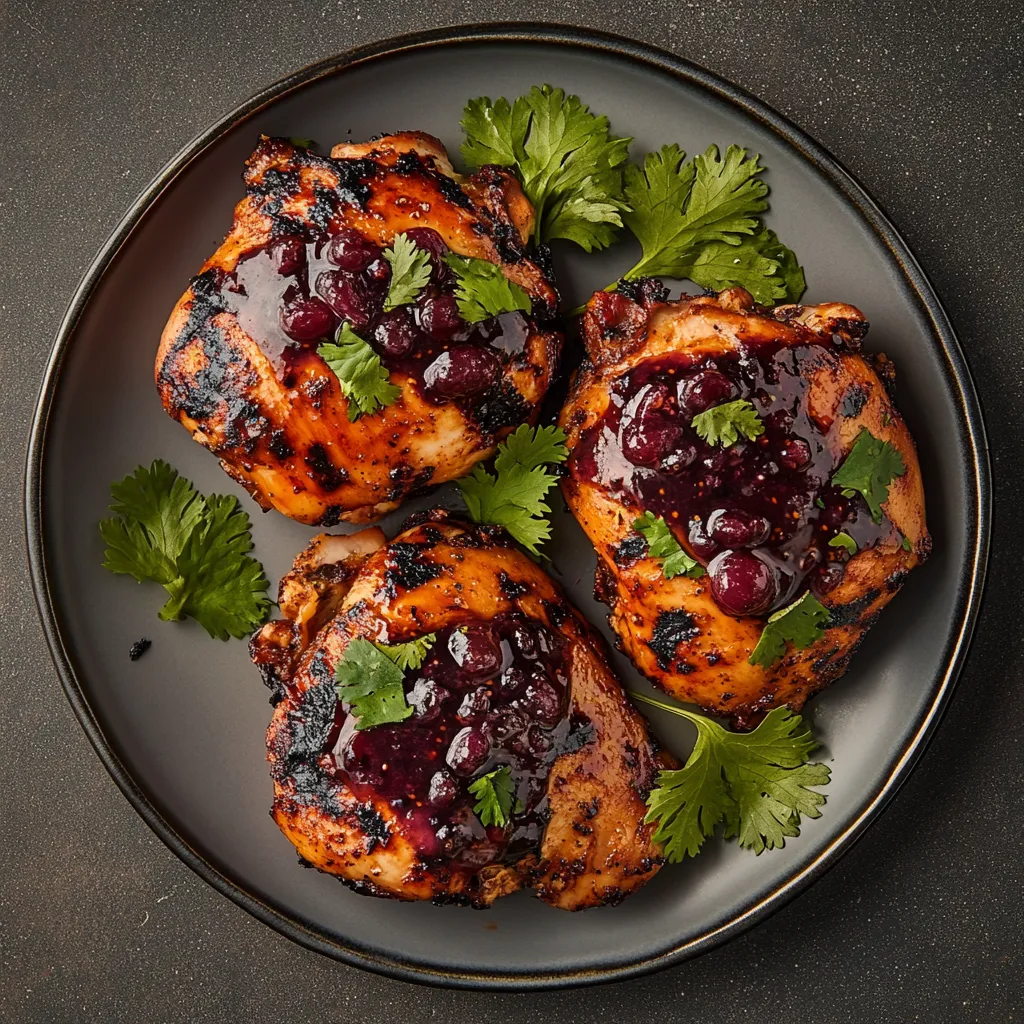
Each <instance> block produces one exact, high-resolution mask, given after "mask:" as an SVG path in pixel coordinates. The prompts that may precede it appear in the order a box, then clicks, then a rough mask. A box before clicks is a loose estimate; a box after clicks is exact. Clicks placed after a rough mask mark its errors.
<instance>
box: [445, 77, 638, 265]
mask: <svg viewBox="0 0 1024 1024" xmlns="http://www.w3.org/2000/svg"><path fill="white" fill-rule="evenodd" d="M462 128H463V131H464V132H465V135H466V141H465V142H464V143H463V144H462V155H463V156H464V157H465V159H466V163H468V164H469V165H470V167H473V168H478V167H483V166H484V165H485V164H498V165H499V166H501V167H514V168H515V169H516V171H517V173H518V175H519V180H520V181H521V182H522V186H523V191H524V192H525V193H526V196H527V198H528V199H529V200H530V202H531V203H532V204H533V210H534V215H535V217H536V226H535V228H534V242H535V243H539V242H550V241H551V240H552V239H554V238H565V239H568V240H569V241H571V242H575V243H576V244H577V245H580V246H582V247H583V248H584V249H585V250H586V251H587V252H591V251H592V250H594V249H603V248H604V247H605V246H607V245H610V244H611V243H612V242H613V241H615V229H616V228H619V227H621V226H622V212H623V211H624V210H625V209H626V205H625V203H624V202H623V196H622V165H623V164H625V162H626V159H627V157H628V151H629V143H630V140H629V139H619V138H615V137H614V136H612V135H611V134H610V132H609V126H608V118H607V117H599V116H595V115H594V114H591V113H590V111H589V109H588V108H587V107H586V106H585V105H584V103H583V102H582V101H581V100H580V98H579V97H578V96H566V95H565V92H564V91H563V90H562V89H554V88H552V87H551V86H550V85H544V86H540V87H538V86H534V87H533V88H532V89H531V90H530V92H529V93H528V94H527V95H525V96H520V97H519V98H518V99H516V100H514V101H513V102H512V103H509V102H508V100H506V99H504V98H502V99H498V100H495V101H494V102H493V103H492V102H491V100H490V99H489V98H488V97H486V96H481V97H478V98H477V99H472V100H470V101H469V103H467V104H466V109H465V110H464V111H463V114H462Z"/></svg>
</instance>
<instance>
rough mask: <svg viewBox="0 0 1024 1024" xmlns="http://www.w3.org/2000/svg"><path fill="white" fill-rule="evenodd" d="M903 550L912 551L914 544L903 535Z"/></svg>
mask: <svg viewBox="0 0 1024 1024" xmlns="http://www.w3.org/2000/svg"><path fill="white" fill-rule="evenodd" d="M903 550H904V551H913V550H914V545H913V544H911V543H910V538H909V537H904V538H903Z"/></svg>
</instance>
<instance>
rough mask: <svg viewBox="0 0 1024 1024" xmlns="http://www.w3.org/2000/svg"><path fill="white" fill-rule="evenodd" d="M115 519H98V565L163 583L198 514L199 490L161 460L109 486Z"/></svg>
mask: <svg viewBox="0 0 1024 1024" xmlns="http://www.w3.org/2000/svg"><path fill="white" fill-rule="evenodd" d="M110 496H111V497H112V498H113V499H114V500H113V503H112V504H111V506H110V511H111V512H114V513H116V518H113V519H104V520H102V521H101V522H100V534H101V535H102V537H103V540H104V541H105V542H106V544H107V551H106V559H107V560H106V561H105V562H104V563H103V568H104V569H109V570H110V571H111V572H114V573H128V574H130V575H132V576H134V577H135V579H136V580H137V581H138V582H139V583H142V582H143V581H144V580H154V581H156V582H157V583H169V582H170V581H171V580H173V579H174V577H175V576H177V575H178V573H177V569H176V568H175V563H176V562H177V559H178V555H179V554H180V553H181V549H182V548H183V547H184V546H185V541H186V540H187V539H188V537H189V534H190V533H191V532H192V530H193V529H194V528H195V526H196V524H197V523H198V522H199V520H200V519H202V517H203V513H204V512H205V510H206V504H205V502H204V501H203V499H202V497H201V496H200V494H199V492H198V491H197V490H196V489H195V488H194V487H193V486H192V484H190V483H189V482H188V481H187V480H186V479H185V478H184V477H183V476H179V475H178V471H177V470H176V469H174V468H173V467H172V466H170V465H168V463H166V462H164V461H163V460H162V459H156V460H154V462H153V463H152V465H151V466H150V467H149V469H146V468H145V467H144V466H139V467H138V468H137V469H136V470H135V472H134V473H133V474H132V475H131V476H126V477H125V478H124V479H123V480H121V481H120V482H118V483H113V484H111V485H110Z"/></svg>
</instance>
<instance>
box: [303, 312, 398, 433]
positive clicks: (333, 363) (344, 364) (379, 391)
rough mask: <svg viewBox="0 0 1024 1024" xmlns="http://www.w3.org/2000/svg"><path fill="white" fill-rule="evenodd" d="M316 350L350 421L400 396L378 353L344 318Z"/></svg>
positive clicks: (390, 403) (374, 410)
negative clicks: (345, 404) (333, 378)
mask: <svg viewBox="0 0 1024 1024" xmlns="http://www.w3.org/2000/svg"><path fill="white" fill-rule="evenodd" d="M316 352H317V355H318V356H320V358H321V359H323V361H324V362H325V363H327V365H328V366H329V367H330V369H331V371H332V372H333V373H334V375H335V376H336V377H337V378H338V382H339V383H340V384H341V393H342V394H343V395H344V396H345V397H346V398H347V399H348V418H349V420H350V421H352V422H353V423H354V422H355V421H356V420H357V419H359V417H360V416H364V415H366V414H368V413H374V412H376V411H377V410H378V409H382V408H384V407H385V406H388V405H394V404H395V402H397V401H398V399H399V397H400V396H401V394H402V389H401V388H399V387H398V386H397V385H395V384H392V383H391V381H390V380H389V378H388V371H387V370H386V369H385V368H384V366H383V364H382V363H381V361H380V356H378V355H377V353H376V352H374V351H373V349H372V348H371V347H370V345H369V344H368V343H367V342H365V341H364V340H363V339H362V338H360V337H359V335H358V334H356V332H355V331H354V330H352V325H351V324H350V323H349V322H348V321H347V320H346V321H345V323H343V324H342V325H341V330H340V331H338V338H337V342H336V343H334V344H332V343H330V342H324V343H323V344H322V345H320V346H319V347H318V348H317V350H316Z"/></svg>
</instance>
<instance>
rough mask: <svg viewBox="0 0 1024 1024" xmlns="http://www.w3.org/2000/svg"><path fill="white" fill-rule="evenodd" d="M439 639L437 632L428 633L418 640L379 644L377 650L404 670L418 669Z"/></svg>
mask: <svg viewBox="0 0 1024 1024" xmlns="http://www.w3.org/2000/svg"><path fill="white" fill-rule="evenodd" d="M436 639H437V634H436V633H428V634H427V635H426V636H421V637H419V639H417V640H410V641H409V642H408V643H404V644H377V645H376V646H377V650H379V651H380V652H381V654H385V655H387V656H388V657H389V658H390V659H391V660H392V661H393V662H394V663H395V664H396V665H397V666H398V667H399V668H400V669H402V671H403V672H404V671H405V670H406V669H417V668H419V667H420V666H421V665H422V664H423V662H425V661H426V660H427V654H428V653H429V651H430V648H431V647H432V646H433V644H434V641H435V640H436Z"/></svg>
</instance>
